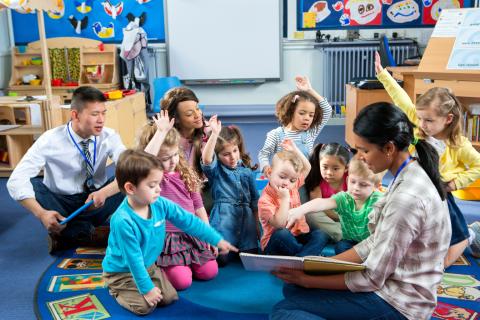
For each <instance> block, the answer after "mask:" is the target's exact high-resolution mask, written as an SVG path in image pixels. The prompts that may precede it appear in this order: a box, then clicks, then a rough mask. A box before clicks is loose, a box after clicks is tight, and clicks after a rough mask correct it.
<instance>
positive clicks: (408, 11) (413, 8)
mask: <svg viewBox="0 0 480 320" xmlns="http://www.w3.org/2000/svg"><path fill="white" fill-rule="evenodd" d="M387 17H388V18H389V19H390V20H392V21H393V22H395V23H406V22H410V21H414V20H417V19H418V18H420V8H419V7H418V4H417V3H416V2H415V1H413V0H403V1H400V2H396V3H395V4H393V5H391V6H390V7H389V8H388V11H387Z"/></svg>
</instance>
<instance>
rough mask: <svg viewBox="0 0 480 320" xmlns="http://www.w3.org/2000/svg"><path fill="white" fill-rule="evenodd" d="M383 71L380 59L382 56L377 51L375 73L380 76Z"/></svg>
mask: <svg viewBox="0 0 480 320" xmlns="http://www.w3.org/2000/svg"><path fill="white" fill-rule="evenodd" d="M382 71H383V67H382V59H380V54H379V53H378V51H375V73H376V74H379V73H380V72H382Z"/></svg>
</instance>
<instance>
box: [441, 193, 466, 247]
mask: <svg viewBox="0 0 480 320" xmlns="http://www.w3.org/2000/svg"><path fill="white" fill-rule="evenodd" d="M447 204H448V213H449V214H450V223H451V225H452V237H451V238H450V246H453V245H454V244H457V243H459V242H462V241H463V240H465V239H468V237H469V236H470V234H469V233H468V227H467V223H466V222H465V218H464V217H463V214H462V211H460V208H459V207H458V206H457V204H456V203H455V198H454V197H453V195H452V194H451V193H450V192H449V193H448V194H447Z"/></svg>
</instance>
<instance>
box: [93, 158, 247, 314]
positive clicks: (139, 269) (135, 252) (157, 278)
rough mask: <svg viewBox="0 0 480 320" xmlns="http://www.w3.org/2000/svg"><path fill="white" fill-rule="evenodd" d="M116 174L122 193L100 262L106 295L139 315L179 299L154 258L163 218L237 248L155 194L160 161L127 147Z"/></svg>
mask: <svg viewBox="0 0 480 320" xmlns="http://www.w3.org/2000/svg"><path fill="white" fill-rule="evenodd" d="M115 176H116V178H117V182H118V186H119V188H120V190H121V191H122V193H124V194H126V195H127V196H126V197H125V199H124V200H123V202H122V204H121V205H120V206H119V207H118V209H117V211H115V213H114V214H113V216H112V218H111V221H110V236H109V239H108V247H107V252H106V255H105V259H104V260H103V263H102V266H103V271H104V274H103V276H104V279H105V284H106V285H107V286H108V288H109V291H110V294H111V295H112V296H113V297H114V298H115V299H116V300H117V302H118V303H119V304H120V305H121V306H122V307H124V308H126V309H128V310H130V311H132V312H133V313H135V314H138V315H145V314H149V313H151V312H152V311H154V309H155V308H156V307H157V306H164V305H168V304H170V303H172V302H173V301H175V300H177V299H178V295H177V292H176V291H175V289H174V288H173V286H172V285H171V284H170V282H169V281H168V280H167V278H166V277H165V274H164V273H163V271H162V270H160V268H158V267H157V266H156V265H155V260H156V259H157V257H158V256H159V255H160V253H161V252H162V249H163V244H164V239H165V220H166V219H168V220H169V221H171V222H172V223H173V224H174V225H175V226H176V227H178V228H179V229H181V230H184V231H185V232H187V233H190V234H191V235H193V236H195V237H197V238H199V239H201V240H203V241H206V242H208V243H210V244H212V245H214V246H217V247H218V248H219V249H220V252H221V253H222V254H226V253H228V252H229V251H230V250H231V251H238V250H237V248H235V247H233V246H232V245H231V244H230V243H228V242H227V241H225V240H223V239H222V237H221V236H220V235H219V234H218V233H217V232H216V231H215V230H214V229H213V228H211V227H210V226H208V225H206V224H205V223H203V222H202V221H201V220H200V219H199V218H197V217H196V216H194V215H192V214H191V213H189V212H187V211H185V210H184V209H182V208H181V207H180V206H178V205H177V204H175V203H173V202H171V201H170V200H167V199H165V198H162V197H160V182H161V180H162V177H163V172H162V170H161V163H160V161H159V160H158V159H157V158H156V157H154V156H152V155H150V154H148V153H146V152H144V151H134V150H126V151H125V152H123V153H122V155H121V156H120V158H119V160H118V163H117V167H116V171H115Z"/></svg>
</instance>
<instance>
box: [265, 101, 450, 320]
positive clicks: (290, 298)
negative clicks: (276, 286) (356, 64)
mask: <svg viewBox="0 0 480 320" xmlns="http://www.w3.org/2000/svg"><path fill="white" fill-rule="evenodd" d="M372 124H374V125H372ZM353 130H354V133H355V135H354V138H355V149H356V151H357V157H358V158H359V159H360V160H363V161H365V162H366V163H367V164H368V166H369V168H370V169H371V170H372V171H373V172H374V173H379V172H382V171H383V170H386V169H388V170H389V171H390V172H391V173H392V175H393V176H394V179H393V181H392V183H391V184H390V186H389V189H388V191H387V193H386V194H385V196H384V198H383V199H381V200H380V201H379V202H377V204H376V205H375V208H374V210H373V212H372V213H371V214H370V216H369V218H370V221H369V226H368V227H369V230H370V233H371V235H370V236H369V237H368V238H367V239H365V240H363V241H362V242H360V243H359V244H357V245H355V246H354V247H353V248H352V249H350V250H348V251H346V252H344V253H341V254H339V255H337V256H335V257H334V258H336V259H338V260H344V261H350V262H357V263H363V264H364V265H365V267H366V269H365V270H363V271H355V272H347V273H345V274H337V275H324V276H314V275H308V274H305V273H304V272H303V271H298V270H285V269H282V270H279V271H277V272H274V274H275V275H276V276H277V277H279V278H280V279H282V280H284V281H285V282H286V283H288V284H295V285H297V286H293V285H287V286H285V288H284V296H285V300H283V301H281V302H279V303H278V304H277V305H276V306H275V307H274V310H273V312H272V315H271V319H430V316H431V314H432V312H433V310H434V308H435V305H436V288H437V285H438V284H439V283H440V281H441V279H442V274H443V259H444V257H445V254H446V252H447V250H448V246H449V241H450V234H451V227H450V222H449V216H448V208H447V204H446V202H445V192H444V190H443V187H442V183H441V181H440V174H439V172H438V155H437V153H436V151H435V150H434V149H433V148H432V147H431V146H430V145H429V144H427V143H426V142H425V141H424V140H417V139H414V135H413V125H412V123H411V122H410V121H409V120H408V118H407V117H406V116H405V114H404V113H403V112H402V111H400V110H399V109H398V108H396V107H395V106H393V105H391V104H388V103H376V104H372V105H370V106H368V107H366V108H365V109H363V110H362V111H361V112H360V113H359V114H358V116H357V118H356V119H355V122H354V129H353ZM411 144H412V145H414V146H415V149H416V154H415V156H414V157H412V156H411V155H410V154H409V152H408V147H409V146H410V145H411ZM313 288H316V290H311V289H313Z"/></svg>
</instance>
